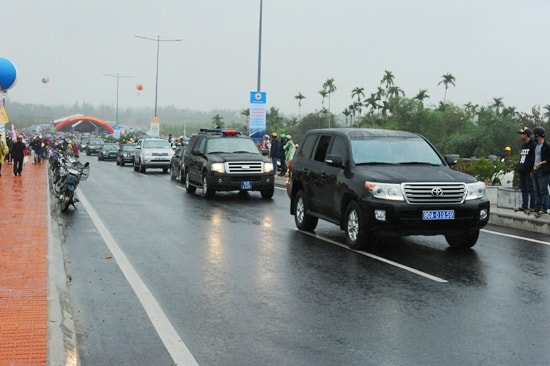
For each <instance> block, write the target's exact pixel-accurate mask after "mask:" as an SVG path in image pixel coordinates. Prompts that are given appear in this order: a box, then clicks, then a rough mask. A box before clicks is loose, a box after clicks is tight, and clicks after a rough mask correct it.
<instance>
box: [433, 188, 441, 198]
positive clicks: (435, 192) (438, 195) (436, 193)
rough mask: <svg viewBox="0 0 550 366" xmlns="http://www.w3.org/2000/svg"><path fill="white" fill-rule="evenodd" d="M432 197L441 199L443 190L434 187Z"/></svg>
mask: <svg viewBox="0 0 550 366" xmlns="http://www.w3.org/2000/svg"><path fill="white" fill-rule="evenodd" d="M432 196H434V197H441V196H443V189H442V188H440V187H436V188H433V189H432Z"/></svg>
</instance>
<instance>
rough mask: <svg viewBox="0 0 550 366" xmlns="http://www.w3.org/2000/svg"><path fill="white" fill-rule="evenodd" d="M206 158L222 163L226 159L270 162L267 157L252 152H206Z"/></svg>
mask: <svg viewBox="0 0 550 366" xmlns="http://www.w3.org/2000/svg"><path fill="white" fill-rule="evenodd" d="M208 160H210V161H212V162H218V163H223V162H226V161H243V160H245V161H263V162H270V160H269V159H267V158H265V157H264V156H262V155H260V154H253V153H238V154H235V153H221V154H208Z"/></svg>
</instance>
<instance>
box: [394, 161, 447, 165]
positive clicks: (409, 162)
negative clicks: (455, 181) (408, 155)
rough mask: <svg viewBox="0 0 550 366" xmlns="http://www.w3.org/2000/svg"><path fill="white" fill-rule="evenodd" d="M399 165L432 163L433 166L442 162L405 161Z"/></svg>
mask: <svg viewBox="0 0 550 366" xmlns="http://www.w3.org/2000/svg"><path fill="white" fill-rule="evenodd" d="M399 165H431V166H440V165H441V164H435V163H428V162H427V161H404V162H401V163H399Z"/></svg>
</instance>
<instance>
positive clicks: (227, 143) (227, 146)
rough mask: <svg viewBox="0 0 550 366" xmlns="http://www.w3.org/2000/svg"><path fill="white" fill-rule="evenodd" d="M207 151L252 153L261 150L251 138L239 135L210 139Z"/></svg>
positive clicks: (257, 152)
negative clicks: (239, 136) (238, 136)
mask: <svg viewBox="0 0 550 366" xmlns="http://www.w3.org/2000/svg"><path fill="white" fill-rule="evenodd" d="M206 152H207V153H251V154H259V153H260V152H259V150H258V148H257V147H256V145H254V142H252V140H250V139H244V138H237V137H220V138H214V139H210V140H208V146H207V148H206Z"/></svg>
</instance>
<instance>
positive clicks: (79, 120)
mask: <svg viewBox="0 0 550 366" xmlns="http://www.w3.org/2000/svg"><path fill="white" fill-rule="evenodd" d="M55 129H56V130H57V131H73V130H74V131H78V132H99V133H108V134H112V133H113V132H114V128H113V126H111V125H110V124H109V123H107V122H105V121H103V120H101V119H99V118H95V117H91V116H74V117H69V118H67V119H65V120H63V121H60V122H58V123H57V124H56V125H55Z"/></svg>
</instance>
